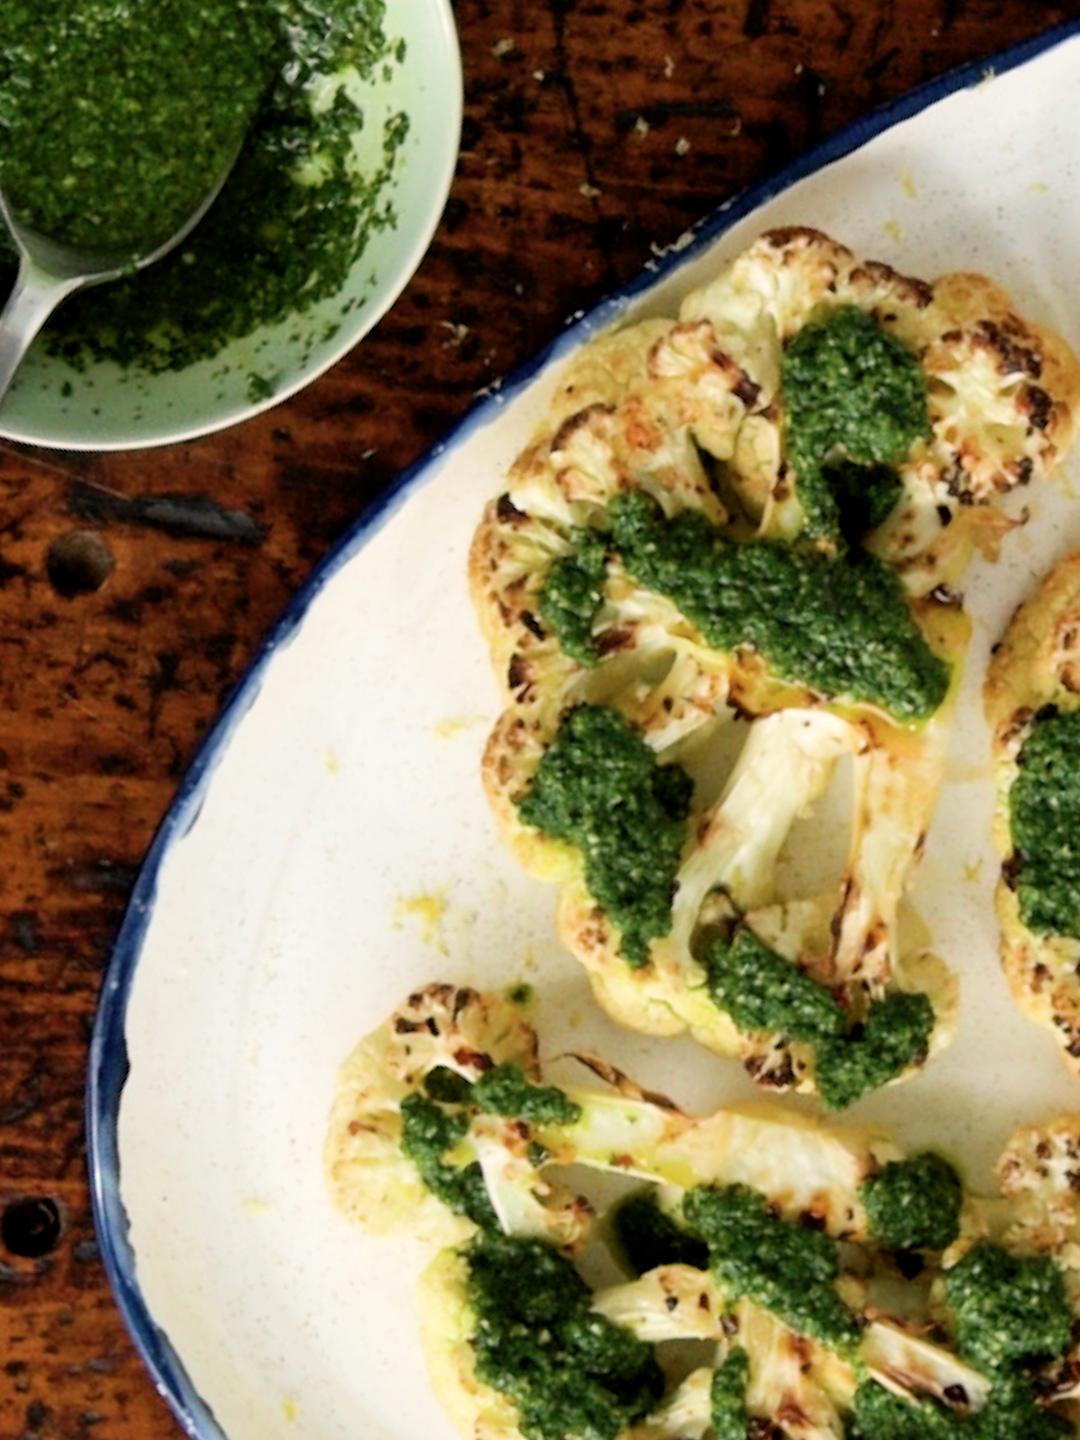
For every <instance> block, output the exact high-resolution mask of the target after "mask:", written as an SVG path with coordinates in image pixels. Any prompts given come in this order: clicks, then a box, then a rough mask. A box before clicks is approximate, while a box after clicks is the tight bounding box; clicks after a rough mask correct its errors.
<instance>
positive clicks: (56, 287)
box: [0, 145, 240, 405]
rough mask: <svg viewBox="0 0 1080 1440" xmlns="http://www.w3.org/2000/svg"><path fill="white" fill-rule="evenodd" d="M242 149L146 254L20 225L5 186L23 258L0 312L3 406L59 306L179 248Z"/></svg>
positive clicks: (5, 210)
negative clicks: (101, 247)
mask: <svg viewBox="0 0 1080 1440" xmlns="http://www.w3.org/2000/svg"><path fill="white" fill-rule="evenodd" d="M239 153H240V146H239V145H237V146H236V148H235V149H234V151H233V153H232V154H231V155H230V156H229V160H228V163H227V164H226V165H225V166H224V168H223V169H222V170H221V172H220V174H219V175H218V177H217V179H216V180H215V181H214V183H213V185H212V186H211V187H210V189H209V190H208V191H207V192H206V194H205V195H204V196H203V198H202V200H201V201H200V203H199V205H198V206H197V207H196V208H195V209H194V210H193V211H192V213H191V214H190V215H189V216H188V217H187V219H186V220H185V221H184V223H183V224H182V225H181V226H180V228H179V229H178V230H175V231H174V232H173V234H171V235H170V236H169V237H168V239H167V240H165V241H164V242H161V243H157V244H155V245H154V246H153V248H152V249H148V250H145V251H144V252H143V253H142V254H130V253H125V252H123V251H115V250H114V251H111V252H110V251H94V250H82V249H79V248H77V247H76V246H73V245H65V244H62V243H61V242H60V241H57V240H51V239H49V237H48V236H46V235H41V234H39V233H38V232H37V231H35V230H32V229H30V228H29V226H26V225H23V224H21V223H20V222H19V219H18V217H17V216H16V215H15V212H14V210H13V208H12V206H11V203H10V202H9V200H8V199H7V198H6V197H5V195H4V194H3V192H2V191H0V219H3V221H4V224H5V225H6V226H7V228H8V233H9V235H10V236H11V239H12V242H13V243H14V245H15V249H16V251H17V253H18V257H19V269H18V273H17V275H16V277H15V284H14V286H13V287H12V290H11V294H10V295H9V296H8V300H7V304H6V305H5V306H4V308H3V310H2V311H0V405H2V404H3V400H4V396H5V394H6V393H7V390H8V387H9V386H10V384H11V382H12V380H13V379H14V378H15V372H16V371H17V370H18V368H19V366H20V364H21V363H22V361H23V358H24V357H25V355H26V352H27V351H28V350H29V349H30V346H31V345H32V344H33V342H34V339H35V338H36V336H37V334H38V332H39V331H40V330H41V328H42V326H43V325H44V324H45V322H46V320H48V318H49V316H50V315H51V314H52V313H53V311H54V310H55V309H56V307H57V306H58V305H60V304H61V303H62V302H63V301H64V300H66V299H67V297H68V296H69V295H73V294H74V293H75V291H76V290H86V289H89V287H90V286H92V285H103V284H105V283H106V282H107V281H109V280H119V279H121V278H123V277H124V276H126V275H133V274H135V272H136V271H138V270H144V269H145V268H146V267H147V266H148V265H153V264H154V262H155V261H156V260H163V259H164V258H165V256H166V255H168V254H169V252H170V251H171V250H175V248H176V247H177V245H180V244H182V243H183V242H184V241H185V240H186V239H187V237H188V236H189V235H190V234H191V232H192V231H193V230H194V229H195V226H196V225H198V223H199V221H200V220H201V219H202V218H203V216H204V215H205V214H206V212H207V211H208V210H209V209H210V207H211V205H213V203H214V201H215V200H216V199H217V197H218V195H219V194H220V193H221V188H222V186H223V185H224V184H225V181H226V180H227V179H228V178H229V173H230V171H231V170H232V168H233V166H234V165H235V163H236V157H237V155H239Z"/></svg>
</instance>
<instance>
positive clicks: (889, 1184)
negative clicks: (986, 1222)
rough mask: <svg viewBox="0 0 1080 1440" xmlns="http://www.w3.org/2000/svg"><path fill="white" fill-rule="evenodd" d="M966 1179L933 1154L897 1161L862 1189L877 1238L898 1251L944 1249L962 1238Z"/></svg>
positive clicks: (871, 1230) (884, 1168)
mask: <svg viewBox="0 0 1080 1440" xmlns="http://www.w3.org/2000/svg"><path fill="white" fill-rule="evenodd" d="M963 1198H964V1192H963V1186H962V1185H961V1183H960V1177H959V1175H957V1173H956V1171H955V1170H954V1169H953V1167H952V1166H951V1165H950V1164H949V1162H948V1161H947V1160H943V1159H942V1158H941V1156H940V1155H934V1154H933V1153H931V1152H929V1151H927V1152H926V1153H924V1154H922V1155H913V1156H912V1157H911V1159H910V1160H892V1161H890V1162H889V1164H888V1165H885V1166H884V1167H883V1168H882V1169H881V1170H880V1171H879V1173H878V1174H877V1175H872V1176H871V1177H870V1179H869V1180H867V1181H866V1182H865V1183H864V1185H863V1187H862V1202H863V1205H864V1206H865V1207H866V1214H867V1218H868V1219H869V1221H870V1232H871V1234H872V1235H873V1237H874V1239H875V1240H877V1241H879V1242H880V1243H881V1244H882V1245H888V1246H889V1247H890V1248H891V1249H893V1250H944V1249H946V1247H947V1246H949V1245H951V1244H952V1242H953V1241H954V1240H955V1239H956V1237H957V1236H958V1235H959V1234H960V1207H961V1205H962V1203H963Z"/></svg>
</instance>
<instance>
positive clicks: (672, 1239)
mask: <svg viewBox="0 0 1080 1440" xmlns="http://www.w3.org/2000/svg"><path fill="white" fill-rule="evenodd" d="M613 1223H614V1228H615V1236H616V1239H617V1240H618V1242H619V1246H620V1248H621V1249H622V1253H623V1257H624V1259H625V1260H626V1263H627V1264H628V1265H629V1266H630V1269H631V1270H633V1271H634V1273H635V1274H636V1275H644V1274H645V1273H646V1271H649V1270H655V1268H656V1267H657V1265H693V1267H694V1268H695V1269H696V1270H704V1269H706V1268H707V1266H708V1264H709V1249H708V1246H707V1245H705V1244H704V1242H703V1241H701V1240H699V1239H698V1237H697V1236H696V1235H691V1234H690V1232H689V1231H688V1230H686V1229H684V1228H683V1227H682V1226H681V1225H680V1224H679V1223H678V1222H677V1221H676V1220H675V1219H674V1218H673V1217H672V1216H671V1215H669V1214H668V1213H667V1212H666V1211H665V1210H661V1208H660V1206H659V1205H658V1204H657V1201H656V1191H655V1190H652V1189H648V1190H635V1191H634V1193H633V1194H632V1195H628V1196H627V1198H626V1199H625V1200H624V1201H623V1202H622V1204H621V1205H619V1207H618V1209H617V1210H616V1211H615V1217H614V1222H613Z"/></svg>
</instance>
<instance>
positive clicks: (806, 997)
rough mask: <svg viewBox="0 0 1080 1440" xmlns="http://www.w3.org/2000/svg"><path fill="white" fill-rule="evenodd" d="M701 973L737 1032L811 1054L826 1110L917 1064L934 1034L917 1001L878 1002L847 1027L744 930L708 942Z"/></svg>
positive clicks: (823, 996) (816, 984)
mask: <svg viewBox="0 0 1080 1440" xmlns="http://www.w3.org/2000/svg"><path fill="white" fill-rule="evenodd" d="M706 973H707V975H708V986H709V994H710V995H711V997H712V999H713V1001H714V1002H715V1004H716V1005H717V1006H718V1007H719V1008H720V1009H721V1010H725V1011H727V1013H728V1014H729V1015H730V1016H731V1017H732V1019H733V1020H734V1021H735V1023H736V1025H738V1026H739V1028H740V1029H742V1030H751V1031H754V1030H756V1031H763V1032H764V1031H775V1032H777V1033H779V1034H782V1035H786V1036H788V1038H789V1039H792V1040H798V1041H800V1042H801V1043H803V1044H806V1045H811V1046H813V1048H814V1074H815V1077H816V1079H817V1083H818V1089H819V1090H820V1092H821V1098H822V1100H823V1101H824V1102H825V1104H826V1105H827V1106H828V1107H829V1109H831V1110H843V1109H845V1108H846V1107H847V1106H848V1105H854V1103H855V1101H856V1100H859V1099H861V1098H862V1096H863V1095H867V1094H869V1093H870V1091H871V1090H876V1089H878V1088H879V1087H880V1086H882V1085H885V1084H887V1083H888V1081H890V1080H892V1079H894V1078H895V1077H896V1076H897V1075H899V1074H900V1072H901V1071H902V1070H906V1069H907V1067H908V1066H909V1065H913V1064H915V1063H917V1062H918V1061H920V1060H922V1059H923V1058H925V1055H926V1050H927V1046H928V1044H929V1039H930V1033H931V1031H932V1030H933V1028H934V1008H933V1006H932V1004H931V1003H930V1000H929V999H928V998H927V996H925V995H912V994H907V993H901V992H896V993H894V994H891V995H886V996H885V997H884V998H883V999H881V1000H875V1001H873V1002H872V1003H871V1004H870V1007H869V1009H868V1010H867V1012H866V1015H865V1017H864V1018H863V1020H862V1021H860V1022H859V1023H857V1024H853V1023H852V1021H851V1019H850V1017H849V1016H848V1014H847V1013H846V1012H845V1011H844V1009H843V1008H842V1007H841V1005H840V1003H839V1001H838V1000H837V998H836V996H835V995H834V994H833V992H832V991H831V990H830V989H829V988H828V987H827V986H826V985H822V984H821V982H820V981H819V980H815V979H814V978H813V976H811V975H807V974H806V973H805V971H802V970H800V969H799V968H798V966H797V965H794V964H792V962H791V961H790V960H785V959H784V957H783V956H782V955H777V954H776V953H775V952H774V951H772V950H770V949H769V948H768V946H767V945H765V944H763V943H762V941H761V940H759V939H758V937H757V936H756V935H754V934H753V932H752V931H750V930H747V929H745V928H741V929H739V930H737V931H736V932H735V934H734V936H733V937H732V938H731V939H730V940H723V939H716V940H714V941H713V942H712V944H711V945H710V946H709V950H708V954H707V956H706Z"/></svg>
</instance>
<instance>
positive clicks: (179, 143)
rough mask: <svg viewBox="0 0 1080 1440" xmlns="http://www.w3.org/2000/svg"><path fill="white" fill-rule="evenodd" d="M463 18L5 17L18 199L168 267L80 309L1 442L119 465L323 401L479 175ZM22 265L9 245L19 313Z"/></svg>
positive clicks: (443, 12) (133, 8)
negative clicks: (466, 149) (452, 197)
mask: <svg viewBox="0 0 1080 1440" xmlns="http://www.w3.org/2000/svg"><path fill="white" fill-rule="evenodd" d="M460 120H461V67H460V59H459V55H458V49H457V41H456V36H455V32H454V25H453V19H452V15H451V11H450V4H449V0H5V3H4V4H3V5H2V6H0V187H2V188H3V190H4V193H5V195H6V196H7V198H8V200H9V202H11V203H13V205H14V207H15V208H16V209H17V210H18V212H19V215H20V219H23V220H25V221H27V222H28V223H30V224H32V225H33V228H35V229H37V230H39V231H41V232H42V233H46V234H49V235H52V236H54V237H55V238H57V239H61V240H64V241H66V242H67V243H69V244H74V245H78V246H83V247H93V246H95V245H99V246H101V247H102V248H110V249H111V248H115V247H126V246H128V245H130V246H131V247H132V248H133V249H139V248H149V247H148V246H147V245H146V244H145V242H146V241H148V240H152V239H161V238H164V236H165V235H167V234H169V233H171V232H172V230H175V229H176V228H177V226H178V224H179V223H181V221H182V219H183V218H184V215H185V214H186V213H188V212H189V211H190V210H191V209H192V208H194V205H195V204H197V203H198V197H199V195H200V194H201V193H203V192H204V191H205V189H206V188H207V187H208V185H209V184H210V183H211V181H212V179H213V176H214V173H215V170H217V169H218V168H219V167H220V166H221V164H222V161H223V158H224V159H227V158H228V156H229V155H230V154H232V153H235V151H236V146H237V144H238V143H239V145H240V150H239V156H238V158H237V160H236V164H235V167H234V168H233V170H232V172H231V173H230V175H229V178H228V180H227V182H226V184H225V187H224V189H223V190H222V192H221V195H220V196H219V198H218V199H217V201H216V202H215V204H214V206H213V208H212V209H211V211H210V213H209V214H208V215H207V216H206V218H205V219H204V220H203V221H202V222H201V223H200V225H199V226H198V227H197V229H196V230H195V231H194V232H193V233H192V235H191V236H190V237H189V238H188V239H187V240H186V241H185V242H184V243H183V244H182V245H181V246H180V247H178V249H177V250H176V251H174V252H173V253H172V254H171V255H170V256H169V257H168V258H167V259H165V260H163V261H161V262H160V263H159V264H157V265H155V266H153V267H151V268H149V269H147V270H144V271H142V272H140V273H138V274H134V275H132V276H130V277H129V278H126V279H123V280H120V281H117V282H115V283H113V284H110V285H108V286H102V287H101V288H100V289H96V290H90V291H86V292H84V293H83V294H80V295H77V296H75V297H73V298H72V299H71V300H69V301H68V302H67V303H66V304H65V305H64V306H63V307H62V308H61V309H60V310H59V311H58V312H57V314H56V315H55V316H54V317H53V319H52V320H50V322H49V324H48V325H47V326H46V328H45V330H44V331H43V332H42V334H41V336H40V337H39V339H38V340H37V341H36V342H35V345H34V347H33V349H32V351H31V353H30V355H29V356H28V358H27V360H26V361H25V362H24V365H23V367H22V369H21V371H20V373H19V375H18V376H17V378H16V380H15V383H14V385H13V387H12V389H11V391H10V392H9V394H8V396H7V398H6V400H5V401H4V402H3V404H2V405H0V435H2V436H4V437H6V438H9V439H15V440H23V441H27V442H29V443H32V444H41V445H49V446H55V447H59V448H68V449H87V450H99V449H100V450H107V449H123V448H132V447H137V446H146V445H156V444H163V443H166V442H169V441H174V440H181V439H190V438H192V437H194V436H197V435H202V434H206V433H208V432H209V431H212V430H216V429H220V428H221V427H222V426H225V425H229V424H233V423H235V422H236V421H239V420H242V419H245V418H247V417H248V416H250V415H252V414H254V413H256V412H257V411H259V410H262V409H265V408H267V407H268V406H269V405H272V404H274V403H275V402H276V401H278V400H280V399H282V398H284V397H285V396H287V395H289V394H291V393H292V392H294V391H295V390H297V389H299V388H300V387H301V386H303V385H305V384H307V383H308V382H309V381H310V380H313V379H314V378H315V377H316V376H318V375H319V374H321V373H322V371H324V370H325V369H326V368H327V367H328V366H329V365H331V364H333V363H334V361H336V360H338V359H339V358H340V357H341V356H342V355H343V354H344V353H345V352H346V351H347V350H348V349H349V348H350V347H351V346H352V345H354V344H355V343H356V342H357V341H358V340H359V339H360V338H361V337H362V336H363V335H364V334H366V333H367V331H368V330H370V329H371V327H372V326H373V325H374V324H375V322H376V321H377V320H378V318H379V316H380V315H381V314H383V312H384V311H385V310H386V309H387V308H388V306H389V305H390V304H391V303H392V302H393V300H394V299H395V298H396V296H397V295H398V293H399V292H400V291H401V289H402V288H403V286H404V285H405V283H406V282H407V281H408V279H409V277H410V276H411V275H412V273H413V271H414V270H415V268H416V266H417V264H418V263H419V261H420V258H421V256H422V255H423V253H424V251H425V249H426V248H427V245H428V243H429V241H430V238H431V235H432V232H433V231H434V228H435V224H436V223H437V220H438V217H439V214H440V212H441V210H442V206H443V203H444V201H445V198H446V194H447V191H448V189H449V184H450V180H451V178H452V175H453V169H454V165H455V162H456V158H457V145H458V138H459V131H460ZM14 268H15V257H14V251H13V250H12V248H11V246H10V243H9V241H8V237H7V236H6V234H5V233H0V298H2V297H3V296H4V295H6V293H7V291H8V290H9V289H10V286H11V283H12V281H13V279H14Z"/></svg>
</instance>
